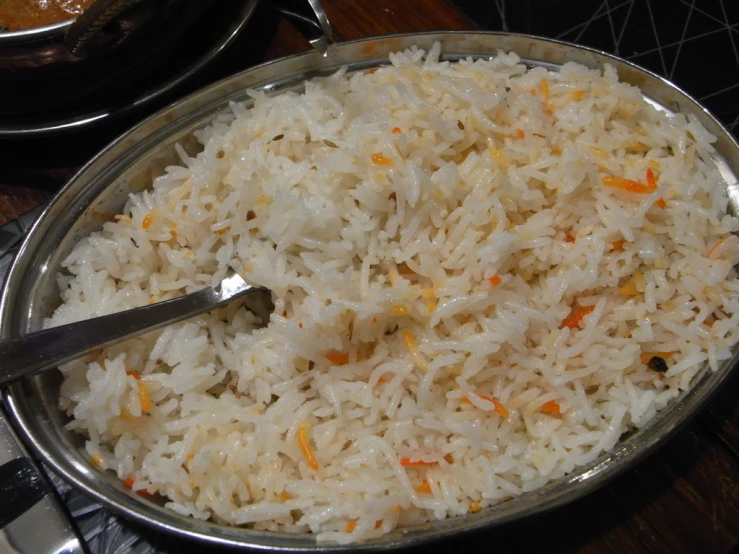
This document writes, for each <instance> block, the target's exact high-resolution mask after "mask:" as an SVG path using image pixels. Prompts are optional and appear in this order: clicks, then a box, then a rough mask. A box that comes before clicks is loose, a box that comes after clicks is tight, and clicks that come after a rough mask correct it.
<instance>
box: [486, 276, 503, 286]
mask: <svg viewBox="0 0 739 554" xmlns="http://www.w3.org/2000/svg"><path fill="white" fill-rule="evenodd" d="M488 281H490V284H491V285H492V286H494V287H497V286H498V285H500V283H501V282H502V279H501V278H500V277H499V276H497V275H493V276H492V277H488Z"/></svg>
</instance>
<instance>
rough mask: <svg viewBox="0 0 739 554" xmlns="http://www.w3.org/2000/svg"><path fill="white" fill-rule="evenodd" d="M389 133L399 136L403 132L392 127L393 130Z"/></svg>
mask: <svg viewBox="0 0 739 554" xmlns="http://www.w3.org/2000/svg"><path fill="white" fill-rule="evenodd" d="M390 132H391V133H393V134H394V135H399V134H400V133H402V132H403V131H401V130H400V127H393V130H392V131H390Z"/></svg>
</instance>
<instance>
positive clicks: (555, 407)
mask: <svg viewBox="0 0 739 554" xmlns="http://www.w3.org/2000/svg"><path fill="white" fill-rule="evenodd" d="M539 411H540V412H541V413H543V414H552V415H559V414H560V411H559V404H557V403H556V402H555V401H554V400H550V401H549V402H544V404H542V405H541V408H539Z"/></svg>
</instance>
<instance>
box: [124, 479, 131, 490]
mask: <svg viewBox="0 0 739 554" xmlns="http://www.w3.org/2000/svg"><path fill="white" fill-rule="evenodd" d="M133 483H134V480H133V477H128V478H127V479H126V480H125V481H123V488H126V489H128V490H131V489H132V488H133Z"/></svg>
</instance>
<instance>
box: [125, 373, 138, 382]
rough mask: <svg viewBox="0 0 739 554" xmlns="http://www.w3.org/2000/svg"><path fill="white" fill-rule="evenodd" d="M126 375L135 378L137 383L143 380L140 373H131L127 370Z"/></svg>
mask: <svg viewBox="0 0 739 554" xmlns="http://www.w3.org/2000/svg"><path fill="white" fill-rule="evenodd" d="M126 375H130V376H131V377H133V378H134V379H136V380H137V381H139V380H140V379H141V375H139V374H138V373H136V372H135V371H129V370H126Z"/></svg>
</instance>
